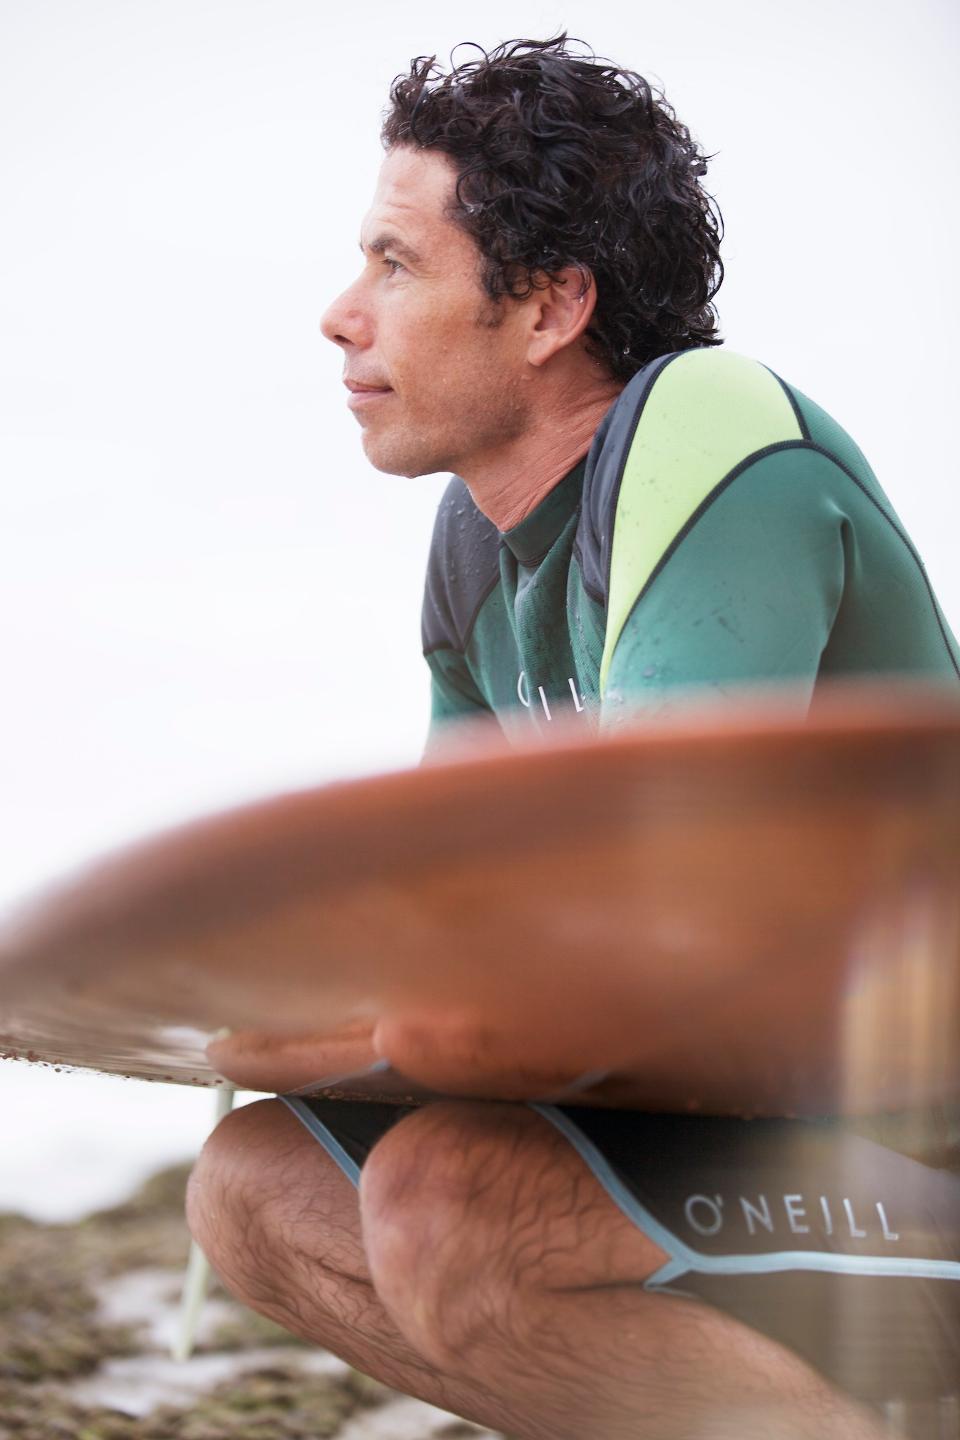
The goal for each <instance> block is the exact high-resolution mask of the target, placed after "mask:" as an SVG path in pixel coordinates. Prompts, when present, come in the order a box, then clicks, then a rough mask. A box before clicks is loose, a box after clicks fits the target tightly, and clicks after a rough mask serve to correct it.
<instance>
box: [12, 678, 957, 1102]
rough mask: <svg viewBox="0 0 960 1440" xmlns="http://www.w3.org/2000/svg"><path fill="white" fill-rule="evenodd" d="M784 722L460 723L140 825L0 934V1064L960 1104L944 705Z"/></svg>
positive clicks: (833, 698) (379, 1090)
mask: <svg viewBox="0 0 960 1440" xmlns="http://www.w3.org/2000/svg"><path fill="white" fill-rule="evenodd" d="M802 708H803V707H801V706H799V705H798V703H797V701H796V699H795V697H791V696H790V695H789V694H787V695H786V696H784V695H781V694H759V693H758V694H754V695H749V696H746V697H743V698H742V699H740V700H739V701H737V702H736V703H734V702H730V701H727V702H725V703H724V704H723V705H716V704H714V705H710V704H699V705H687V706H683V707H678V708H677V710H676V711H675V713H674V714H672V715H670V716H666V717H662V718H659V719H657V720H654V721H648V722H646V723H643V724H640V723H638V722H636V721H635V722H633V723H632V724H630V725H628V726H624V727H623V728H621V729H618V730H616V731H611V732H607V733H596V731H595V730H593V729H592V728H590V727H588V726H586V725H584V726H581V727H579V728H577V727H575V726H574V725H573V724H572V723H571V724H570V725H566V726H564V725H560V724H554V725H552V726H549V727H545V729H544V731H542V732H541V733H539V734H533V735H532V736H531V738H530V740H529V742H523V743H521V744H511V745H507V744H506V742H505V740H504V739H503V736H502V735H501V734H500V733H499V732H497V736H496V738H494V737H493V736H492V734H491V731H490V730H489V728H484V729H482V730H481V731H480V732H477V731H476V730H471V731H470V732H469V733H467V732H466V731H464V732H462V733H461V734H460V735H459V737H458V738H457V739H456V741H455V742H454V743H452V744H451V746H450V748H449V750H448V751H447V752H446V753H444V754H443V755H442V756H441V757H440V758H439V759H438V760H436V761H435V762H434V763H430V764H427V765H422V766H419V767H417V768H415V769H409V770H399V771H394V772H391V773H386V774H381V775H376V776H372V777H371V776H368V777H364V778H360V779H353V780H344V781H338V782H336V783H333V784H327V785H324V786H319V787H315V788H308V789H304V790H301V791H298V792H296V793H290V794H284V795H280V796H277V797H274V798H272V799H268V800H260V801H257V802H254V803H250V804H246V805H243V806H240V807H237V808H234V809H232V810H230V811H228V812H224V813H219V814H216V815H212V816H205V817H202V818H200V819H194V820H191V821H189V822H187V823H184V824H183V825H182V826H178V827H176V828H173V829H171V830H168V831H166V832H164V833H162V834H158V835H153V836H149V837H146V838H144V839H142V840H140V841H138V842H137V843H134V844H131V845H129V846H126V847H124V848H123V849H121V850H119V851H118V852H116V853H113V854H110V855H107V856H105V857H102V858H99V859H97V860H95V861H93V862H91V863H90V864H89V865H87V866H85V867H84V868H83V869H81V870H80V871H78V872H76V873H73V874H71V875H69V876H67V877H64V878H61V879H60V880H58V881H56V882H54V883H53V884H51V885H49V886H48V887H46V888H45V889H44V890H43V891H42V892H41V893H39V894H37V895H35V896H33V897H31V898H30V899H28V900H26V901H24V902H23V903H22V904H21V905H20V906H18V907H17V908H16V909H14V910H13V911H12V912H10V913H9V914H8V915H7V916H6V917H4V919H3V920H2V922H0V1054H3V1055H6V1056H8V1057H12V1058H19V1059H27V1060H30V1061H34V1062H35V1063H40V1064H47V1065H52V1066H56V1067H61V1068H70V1067H88V1068H93V1069H96V1070H102V1071H108V1072H114V1073H118V1074H123V1075H129V1076H135V1077H142V1078H146V1079H152V1080H159V1081H171V1082H176V1083H186V1084H194V1085H207V1086H215V1085H219V1084H224V1083H226V1082H230V1083H232V1084H234V1085H238V1086H241V1087H243V1088H248V1089H254V1090H262V1091H266V1092H291V1091H299V1092H300V1093H314V1092H315V1093H319V1094H328V1095H331V1096H337V1097H341V1098H356V1099H362V1098H369V1099H378V1100H383V1099H387V1100H397V1101H403V1102H407V1103H409V1102H410V1101H414V1102H415V1101H417V1100H421V1099H425V1098H428V1097H430V1096H431V1095H437V1094H446V1095H463V1096H474V1097H477V1098H492V1099H511V1100H529V1099H563V1098H572V1097H574V1096H575V1097H576V1103H578V1104H593V1105H612V1106H627V1107H631V1108H642V1109H654V1110H661V1111H678V1112H687V1113H691V1112H693V1113H697V1112H700V1113H715V1114H738V1115H811V1114H824V1113H835V1114H862V1113H876V1112H879V1111H884V1110H895V1109H900V1108H905V1107H909V1106H918V1105H923V1104H926V1103H929V1102H931V1101H932V1102H939V1101H953V1100H956V1098H957V1097H958V1095H960V1043H958V1038H960V883H958V881H960V698H958V697H957V696H956V695H954V694H951V693H950V692H948V691H946V690H942V689H940V688H939V687H937V688H932V689H931V688H929V687H928V688H912V687H907V686H901V687H893V688H891V687H890V686H879V685H878V684H876V683H873V684H861V685H857V686H851V685H849V684H848V685H845V686H843V687H838V688H835V689H834V690H832V691H828V692H826V693H825V695H824V696H823V698H820V697H819V692H818V699H817V703H816V704H815V706H814V707H813V709H812V710H811V711H810V713H809V714H808V715H804V714H803V713H802ZM578 718H579V717H578Z"/></svg>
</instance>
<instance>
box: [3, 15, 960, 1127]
mask: <svg viewBox="0 0 960 1440" xmlns="http://www.w3.org/2000/svg"><path fill="white" fill-rule="evenodd" d="M564 27H566V28H567V29H568V30H569V31H570V32H571V33H573V34H576V35H580V36H582V37H583V38H585V39H586V40H587V41H589V42H590V44H592V45H593V46H594V48H595V49H596V50H597V51H598V52H599V53H601V54H607V55H610V56H612V57H613V58H614V59H616V60H617V61H618V62H620V63H623V64H626V65H629V66H631V67H632V68H635V69H638V70H640V71H641V72H643V73H644V74H646V75H647V77H648V78H650V79H651V80H653V81H654V82H655V83H659V84H661V85H662V86H663V88H664V89H665V90H666V93H667V97H668V99H669V100H670V101H671V102H672V103H673V105H674V106H675V108H676V109H677V111H678V113H679V115H680V117H681V118H682V119H683V120H684V121H685V123H686V124H687V125H689V127H690V128H691V130H692V131H693V133H694V134H695V135H696V136H697V138H698V139H699V140H700V142H701V143H702V145H703V146H704V147H705V149H706V150H707V151H708V152H709V153H714V152H716V158H715V159H714V160H713V162H712V164H711V168H710V172H709V179H708V186H709V188H710V189H711V190H712V192H713V193H714V194H715V195H716V197H717V199H718V202H719V204H720V207H721V209H722V211H723V215H724V218H725V222H726V228H727V238H726V242H725V247H724V257H725V263H726V266H727V278H726V280H725V283H724V285H723V288H722V289H721V291H720V293H719V296H718V298H717V306H718V309H719V312H720V317H721V321H722V326H723V333H724V335H725V337H726V341H727V343H728V345H729V346H730V347H731V348H732V349H735V350H738V351H741V352H743V353H745V354H748V355H753V356H756V357H757V358H759V359H761V360H763V361H764V362H765V363H767V364H768V365H770V366H771V367H772V368H773V369H774V370H776V371H778V372H779V373H780V374H781V375H783V376H784V377H785V378H786V379H789V380H791V381H793V382H795V383H796V384H797V385H798V386H799V387H800V388H801V389H802V390H804V391H805V392H806V393H807V394H809V395H811V396H812V397H813V398H814V399H816V400H817V401H818V402H819V403H820V404H822V405H823V406H825V408H826V409H828V410H829V411H831V412H832V413H833V414H834V415H835V416H836V418H837V419H838V420H839V421H840V422H841V423H842V424H843V425H845V426H846V428H847V429H848V430H850V431H851V433H852V434H853V436H854V438H855V439H856V440H857V441H858V443H859V444H860V446H861V447H862V448H863V450H864V451H865V452H866V454H867V456H868V458H869V459H870V461H871V463H872V464H873V466H874V469H875V470H876V472H877V474H878V476H879V479H880V481H881V484H882V485H884V487H885V488H886V490H887V492H888V494H889V495H890V497H891V499H892V501H893V504H894V506H895V507H896V509H897V510H898V511H899V513H900V515H901V518H902V519H903V521H904V523H905V524H906V526H907V528H908V529H909V530H910V532H911V533H912V536H913V538H914V540H915V542H916V544H917V546H918V548H919V549H920V551H921V554H922V555H923V556H924V558H925V560H926V562H927V567H928V570H929V572H930V574H931V577H932V579H933V582H934V585H935V587H936V588H937V590H938V592H939V594H940V597H941V600H942V603H943V605H944V608H945V610H946V612H947V615H948V618H949V619H950V620H951V623H952V624H953V626H954V628H955V629H957V628H960V570H958V567H957V565H956V558H955V557H956V549H957V545H956V532H957V526H958V521H960V502H958V500H957V494H956V487H955V480H954V458H953V436H952V427H953V424H954V415H955V411H956V390H957V381H958V365H957V360H956V354H957V350H956V340H955V338H954V336H953V333H952V329H953V324H954V323H955V301H954V294H955V288H956V287H955V279H954V270H953V267H954V264H955V251H956V238H955V237H956V235H957V233H958V221H960V215H958V206H957V199H956V185H955V181H954V179H953V171H954V168H955V153H956V145H957V140H958V129H960V127H958V124H957V119H958V99H957V86H956V75H957V73H958V62H960V53H958V52H960V45H958V32H960V19H958V10H957V7H956V6H955V5H954V4H953V3H950V0H916V3H911V4H909V5H907V4H892V3H883V0H872V3H867V0H805V3H804V5H802V6H782V5H772V4H770V3H769V0H727V3H725V4H724V5H723V6H722V7H719V6H718V5H717V4H716V0H709V3H707V0H684V3H683V4H664V3H662V0H658V3H656V4H653V3H644V0H629V3H624V4H618V3H604V0H593V3H590V4H586V3H570V4H566V5H563V4H559V3H558V4H528V3H523V0H511V3H509V4H505V3H501V0H487V3H485V4H484V5H482V6H480V7H476V8H471V9H469V10H468V9H467V8H466V7H465V6H460V5H457V4H456V3H454V4H450V3H430V0H408V3H405V4H404V5H402V6H400V5H394V4H389V3H383V0H373V3H370V0H368V3H367V4H365V5H363V6H335V7H331V6H329V5H327V4H321V3H320V0H229V3H227V0H205V3H204V0H150V3H137V0H101V3H97V0H85V3H83V4H82V5H77V4H74V3H44V0H31V3H27V0H19V3H17V0H5V3H4V4H3V5H2V7H0V195H2V197H3V211H2V223H0V508H2V521H0V653H2V663H3V695H4V703H3V705H2V708H0V794H2V796H3V803H2V809H0V898H4V897H9V896H12V895H14V894H15V893H16V892H17V891H19V890H21V889H22V888H23V887H25V886H31V885H32V884H34V883H35V882H36V881H37V880H39V879H41V878H42V877H44V876H45V875H47V874H49V873H51V872H53V871H56V870H57V869H58V868H59V867H60V866H61V865H63V864H66V863H70V862H71V861H72V860H74V859H75V858H77V857H80V856H82V855H84V854H86V853H88V852H90V851H91V850H95V849H98V848H101V847H102V846H104V845H106V844H109V843H112V842H113V841H114V840H116V839H119V838H122V837H123V836H125V835H128V834H131V833H133V832H136V831H138V830H141V829H144V828H149V827H150V826H153V825H156V824H158V823H161V822H164V821H166V820H169V819H174V818H177V817H179V816H181V815H183V814H185V813H192V812H196V811H200V810H203V809H206V808H209V807H211V806H214V805H220V804H224V803H229V802H231V801H233V800H235V799H238V798H241V797H245V796H248V795H252V794H258V793H264V792H269V791H271V790H275V789H278V788H281V787H283V788H285V787H289V786H291V785H302V784H308V783H314V782H316V781H318V780H322V779H326V778H328V777H330V776H334V775H343V774H348V773H354V772H357V771H360V770H370V769H375V768H378V767H381V766H385V765H396V764H406V763H414V762H415V761H416V759H417V757H418V755H419V752H420V747H421V744H422V739H423V733H424V730H425V726H426V719H427V676H426V667H425V666H424V664H423V661H422V659H421V657H420V652H419V610H420V594H421V586H422V575H423V567H424V562H425V557H426V551H427V545H428V541H429V535H430V527H431V522H432V515H433V510H434V508H435V506H436V502H437V499H438V497H439V494H440V492H441V490H442V488H443V485H444V483H445V479H444V477H442V476H438V477H428V478H425V479H420V480H400V479H395V478H391V477H389V476H383V475H380V474H378V473H376V472H375V471H373V470H371V469H370V468H369V466H368V465H367V464H366V462H365V460H364V458H363V455H362V452H361V449H360V445H359V439H358V433H359V432H358V427H357V425H356V422H355V421H354V420H353V418H352V416H351V415H350V414H349V412H348V411H347V410H346V407H345V404H344V392H343V391H342V388H341V387H340V385H339V383H338V381H339V374H340V359H339V355H338V353H337V352H336V351H335V350H334V348H333V347H332V346H330V345H328V344H327V343H326V342H325V341H323V340H322V338H321V337H320V336H319V333H318V329H317V322H318V319H319V316H320V314H321V313H322V311H323V309H324V308H325V305H326V304H327V302H328V301H329V299H330V298H332V296H333V295H335V294H336V293H337V292H338V291H339V289H341V288H342V287H343V286H344V285H345V284H346V283H347V282H348V281H349V280H350V279H351V278H352V277H353V275H354V273H355V270H356V266H357V263H358V254H357V248H356V247H357V234H358V229H359V223H360V218H361V216H362V214H363V211H364V209H365V208H366V205H367V203H368V201H369V198H370V194H371V191H372V188H373V182H374V177H375V173H376V168H377V165H378V159H379V143H378V138H377V135H378V121H379V113H380V110H381V108H382V106H383V103H384V101H385V96H386V90H387V87H388V84H389V82H390V79H391V78H392V76H393V75H394V74H395V73H396V72H397V71H398V70H401V69H404V68H405V67H406V65H407V62H408V60H409V58H410V57H411V56H412V55H415V54H421V53H424V52H426V53H433V52H439V53H440V54H441V55H445V54H446V53H447V52H448V51H449V49H450V47H451V46H452V45H454V44H455V43H456V42H458V41H462V40H476V41H479V42H481V43H482V44H484V45H485V46H487V47H489V46H490V45H492V44H495V43H496V42H498V41H500V40H502V39H506V38H511V37H513V36H516V35H520V34H525V35H532V36H535V37H538V38H540V37H543V36H546V35H548V34H551V33H555V32H556V31H557V30H558V29H560V28H564ZM13 1069H16V1070H17V1072H18V1074H19V1072H20V1067H11V1066H7V1067H5V1068H4V1070H3V1073H2V1075H0V1091H2V1086H4V1085H5V1086H7V1088H8V1089H9V1088H10V1087H11V1086H12V1085H13V1083H14V1082H13V1079H12V1078H11V1075H10V1071H11V1070H13ZM104 1083H107V1082H104ZM135 1089H136V1093H140V1091H139V1088H137V1087H135ZM17 1093H18V1096H26V1095H27V1088H26V1087H25V1085H24V1084H23V1083H22V1081H21V1085H20V1089H19V1090H18V1092H17ZM104 1093H105V1092H104ZM43 1103H44V1104H47V1103H48V1102H47V1101H46V1100H45V1101H44V1102H43ZM151 1103H156V1102H151ZM176 1103H178V1104H181V1105H182V1103H183V1102H182V1101H178V1102H176ZM190 1103H191V1104H192V1101H191V1102H190ZM23 1104H24V1105H26V1104H27V1101H26V1099H24V1100H23ZM128 1108H129V1107H128ZM24 1113H25V1114H26V1113H27V1112H26V1110H25V1111H24ZM191 1113H193V1112H191ZM33 1143H34V1144H35V1143H36V1142H33Z"/></svg>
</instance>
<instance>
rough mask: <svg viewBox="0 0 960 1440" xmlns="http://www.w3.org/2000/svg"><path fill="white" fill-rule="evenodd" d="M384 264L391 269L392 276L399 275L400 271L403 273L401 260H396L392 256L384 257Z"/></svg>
mask: <svg viewBox="0 0 960 1440" xmlns="http://www.w3.org/2000/svg"><path fill="white" fill-rule="evenodd" d="M383 263H384V265H386V266H387V267H388V268H389V270H390V274H391V275H396V274H398V273H399V271H401V270H402V269H403V268H404V267H403V266H402V265H401V264H400V261H399V260H394V258H393V256H392V255H384V257H383Z"/></svg>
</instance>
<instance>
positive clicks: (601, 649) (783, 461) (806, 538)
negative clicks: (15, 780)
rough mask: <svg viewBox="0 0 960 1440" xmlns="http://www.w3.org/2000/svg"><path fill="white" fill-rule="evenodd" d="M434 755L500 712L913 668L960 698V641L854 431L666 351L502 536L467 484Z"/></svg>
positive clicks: (741, 373)
mask: <svg viewBox="0 0 960 1440" xmlns="http://www.w3.org/2000/svg"><path fill="white" fill-rule="evenodd" d="M423 649H424V654H425V656H426V659H427V661H428V664H429V666H430V670H431V675H432V707H431V717H432V718H431V732H430V739H429V741H428V750H429V748H430V745H431V744H432V743H433V742H434V740H435V739H436V737H437V735H438V733H439V731H440V730H441V729H442V728H443V726H444V725H445V723H446V722H448V721H450V720H451V719H456V718H458V717H467V716H471V715H472V716H476V715H477V714H481V713H485V712H491V711H492V712H493V713H494V714H495V715H496V716H497V718H498V719H499V721H500V723H501V725H502V726H503V728H504V730H505V731H506V732H507V734H508V735H511V736H512V735H519V734H521V733H523V732H529V728H530V726H531V724H533V725H535V726H538V727H541V728H543V727H545V726H548V725H549V724H550V723H551V722H552V721H553V720H554V719H555V718H556V717H557V716H559V715H561V714H565V713H576V714H579V715H582V716H583V717H584V723H588V724H599V725H601V726H604V727H606V726H609V725H611V724H615V723H617V721H618V720H622V719H626V718H629V717H631V716H635V715H637V714H641V713H642V714H662V713H664V712H665V711H666V710H668V709H669V707H670V706H671V704H673V703H675V701H676V699H677V698H678V697H682V698H686V697H687V696H688V695H689V694H690V693H691V692H693V691H695V690H699V691H701V692H704V691H705V692H708V693H711V694H721V695H722V694H726V693H727V692H728V691H730V690H731V689H735V688H736V687H738V686H739V685H741V684H745V683H759V682H764V681H783V682H787V681H789V682H791V683H792V684H793V685H794V686H796V687H798V689H799V692H800V693H801V694H802V695H806V696H807V697H809V696H811V695H812V693H813V689H814V686H815V685H816V683H817V682H818V681H819V680H821V679H824V678H827V677H831V676H840V675H856V674H890V675H891V676H892V675H915V676H924V677H928V678H931V679H938V678H939V679H942V680H943V681H945V682H946V683H947V684H950V685H954V686H957V687H960V649H958V646H957V642H956V640H955V639H954V637H953V635H952V634H951V632H950V629H949V627H948V625H947V623H946V620H945V618H944V616H943V614H942V612H941V610H940V607H939V605H938V603H937V600H936V597H935V596H934V594H933V591H932V589H931V587H930V583H929V581H928V579H927V576H926V573H925V571H924V569H923V565H922V563H921V561H920V559H919V557H918V555H917V553H916V551H915V549H914V548H913V546H912V544H911V543H910V540H909V538H908V537H907V535H906V534H905V532H904V529H903V526H902V525H901V523H900V521H899V520H898V518H897V516H896V513H895V512H894V510H893V508H892V506H891V505H890V502H889V500H888V499H887V497H886V495H885V494H884V492H883V490H882V489H881V487H880V485H879V483H878V481H877V478H876V476H875V475H874V473H873V471H872V470H871V468H870V466H869V465H868V464H867V461H866V459H865V458H864V456H863V454H862V453H861V451H860V450H859V449H858V448H857V446H856V445H855V444H854V442H853V440H851V438H850V436H849V435H848V434H847V433H846V432H845V431H844V430H843V429H842V428H841V427H840V426H839V425H838V424H837V423H836V421H834V420H833V419H831V417H830V416H829V415H827V414H826V413H825V412H824V411H823V410H822V409H820V407H819V406H817V405H815V404H814V403H813V401H812V400H809V399H808V398H807V397H806V396H805V395H802V394H801V393H800V392H799V391H798V390H796V389H795V388H794V387H793V386H791V385H788V384H787V383H786V382H784V381H783V380H781V379H780V378H779V377H778V376H776V375H774V374H773V373H772V372H771V371H770V370H768V369H767V368H766V367H765V366H763V365H761V364H760V363H759V362H757V361H755V360H750V359H746V358H745V357H743V356H740V355H736V354H733V353H731V352H730V351H726V350H722V349H713V348H711V349H699V350H687V351H683V352H680V353H677V354H672V355H666V356H663V357H661V358H659V359H657V360H655V361H653V362H651V363H650V364H649V365H647V366H645V367H644V369H642V370H641V371H639V372H638V374H637V375H635V376H634V377H633V379H632V380H631V381H630V382H629V384H628V385H627V386H626V387H625V388H624V390H623V391H622V392H621V394H620V395H619V396H618V398H617V400H616V401H615V402H614V404H613V405H612V406H611V408H610V409H609V411H608V412H607V414H606V416H605V417H604V419H603V421H602V423H601V424H600V427H599V428H598V430H597V432H596V435H595V437H594V440H593V444H592V445H591V447H590V450H589V453H588V454H587V455H586V456H585V457H584V459H583V460H581V461H580V463H579V464H578V465H577V466H576V467H575V468H574V469H573V470H572V471H571V472H570V473H569V474H568V475H567V476H566V477H565V478H564V479H563V480H561V481H560V483H559V484H558V485H557V486H555V487H554V489H553V490H552V491H550V493H549V494H548V495H547V496H546V498H545V499H544V500H542V501H541V502H540V504H539V505H538V506H537V507H536V509H535V510H534V511H533V512H532V513H531V514H530V515H528V516H527V517H526V519H524V520H523V521H521V523H520V524H519V525H517V526H516V527H515V528H514V529H512V530H509V531H507V532H505V533H502V534H501V533H500V532H499V531H498V530H497V528H496V527H495V526H494V525H493V524H492V522H491V521H489V520H488V519H487V518H486V517H485V516H484V515H483V514H482V513H481V511H480V510H479V509H478V508H477V506H476V505H475V504H474V502H473V500H472V499H471V497H470V493H469V491H468V490H467V488H466V486H465V484H464V482H463V481H462V480H460V479H458V478H454V479H453V480H451V483H450V485H449V487H448V489H447V491H446V493H445V495H444V497H443V500H442V501H441V504H440V507H439V510H438V513H437V521H436V526H435V529H434V534H433V542H432V546H431V552H430V559H429V564H428V570H427V581H426V588H425V594H424V605H423Z"/></svg>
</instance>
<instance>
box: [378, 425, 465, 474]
mask: <svg viewBox="0 0 960 1440" xmlns="http://www.w3.org/2000/svg"><path fill="white" fill-rule="evenodd" d="M362 444H363V453H364V454H365V455H366V457H367V459H368V460H369V461H370V464H371V465H372V466H373V468H374V470H380V471H382V473H383V474H384V475H400V476H402V477H403V478H404V479H405V480H414V479H416V477H417V476H418V475H435V474H437V473H438V472H444V471H448V470H449V468H450V467H449V466H448V465H445V464H444V462H443V461H442V460H438V459H437V458H436V457H435V456H433V455H430V454H428V453H427V452H426V451H423V450H421V451H419V452H415V451H414V450H413V449H412V448H411V447H410V446H409V445H404V444H403V443H402V442H398V441H394V442H393V443H392V444H391V442H390V439H389V438H388V437H387V436H386V435H380V436H377V435H371V434H370V431H369V430H364V432H363V441H362Z"/></svg>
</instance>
